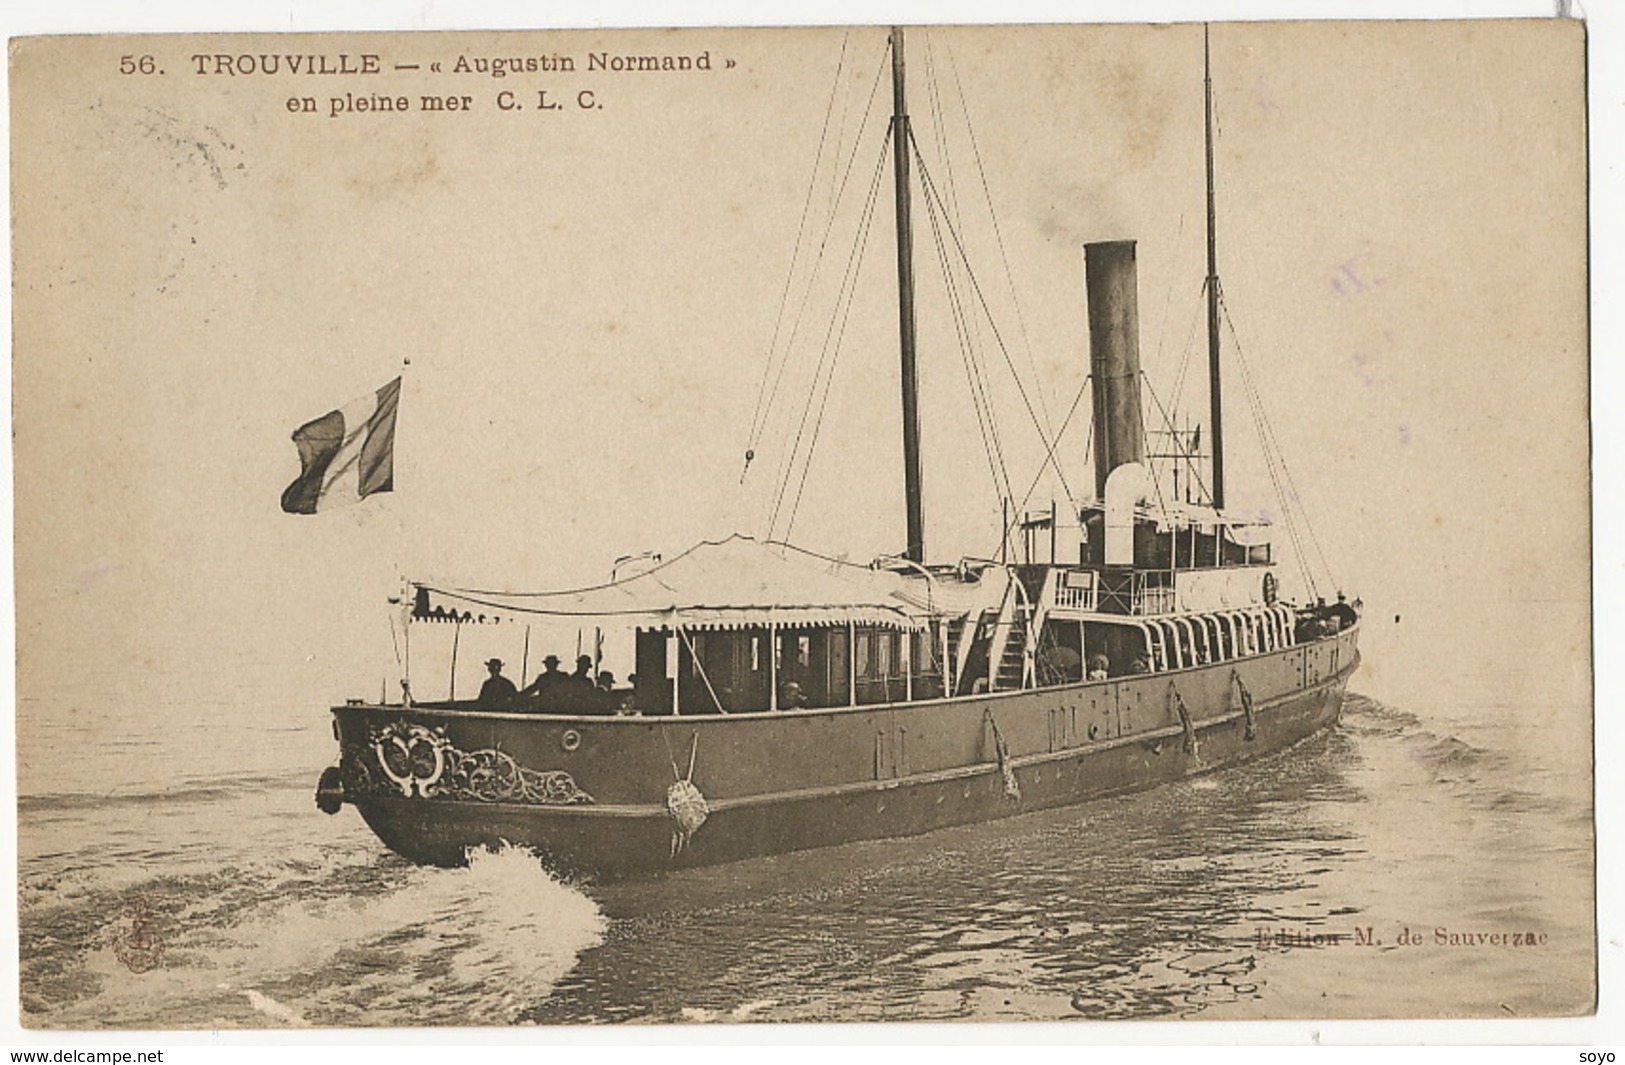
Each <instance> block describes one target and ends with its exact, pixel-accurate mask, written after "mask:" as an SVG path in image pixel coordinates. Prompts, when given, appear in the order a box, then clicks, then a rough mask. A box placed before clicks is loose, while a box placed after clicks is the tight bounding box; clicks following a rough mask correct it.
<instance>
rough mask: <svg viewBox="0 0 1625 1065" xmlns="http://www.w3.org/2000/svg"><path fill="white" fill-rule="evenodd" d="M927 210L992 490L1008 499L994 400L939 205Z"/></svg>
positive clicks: (1007, 474) (929, 204) (929, 205)
mask: <svg viewBox="0 0 1625 1065" xmlns="http://www.w3.org/2000/svg"><path fill="white" fill-rule="evenodd" d="M925 207H926V216H927V218H928V219H929V220H930V222H931V235H932V239H933V242H934V247H935V249H936V252H937V259H938V262H939V264H940V265H941V267H942V276H943V282H944V285H945V286H946V288H947V293H948V306H949V310H950V313H951V316H952V318H953V323H954V332H955V335H956V336H957V337H958V339H959V351H960V361H961V362H962V363H963V364H964V367H965V380H966V383H967V385H968V386H969V388H970V393H971V406H972V408H973V409H974V410H975V411H976V424H977V428H978V429H979V430H980V432H981V435H982V450H983V451H984V452H985V453H986V455H987V460H988V470H989V473H990V475H991V476H992V478H993V490H994V492H995V493H997V494H998V495H999V496H1000V497H1001V498H1008V497H1009V496H1010V494H1011V488H1010V470H1009V467H1008V465H1006V463H1005V461H1004V445H1003V441H1002V440H1000V438H999V434H998V424H997V422H996V421H995V417H994V411H993V404H992V398H991V397H990V396H989V395H988V393H987V383H986V379H985V378H986V374H985V371H983V369H982V367H981V365H980V363H979V362H978V360H977V356H976V350H975V347H974V345H973V344H972V343H971V341H970V336H969V331H968V329H967V327H966V324H965V311H964V305H963V301H962V300H961V298H960V295H959V289H958V285H957V284H956V281H955V277H954V271H953V269H952V265H951V263H950V261H949V259H948V254H947V249H946V247H945V246H944V243H943V240H942V232H941V220H940V219H939V217H938V205H937V204H936V203H935V202H934V201H932V200H930V199H927V200H926V202H925Z"/></svg>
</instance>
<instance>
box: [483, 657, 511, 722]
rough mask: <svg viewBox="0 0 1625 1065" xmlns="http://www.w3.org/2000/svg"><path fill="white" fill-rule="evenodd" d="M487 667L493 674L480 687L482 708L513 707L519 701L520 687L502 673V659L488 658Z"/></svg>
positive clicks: (507, 708) (508, 708) (500, 708)
mask: <svg viewBox="0 0 1625 1065" xmlns="http://www.w3.org/2000/svg"><path fill="white" fill-rule="evenodd" d="M485 668H486V669H488V670H490V671H491V675H490V676H489V677H486V678H485V684H484V685H483V686H482V687H481V688H480V704H479V705H480V709H481V710H510V709H512V708H513V704H514V703H516V702H518V701H519V689H517V688H515V687H514V686H513V681H511V680H509V679H508V678H507V677H504V676H503V675H502V659H500V658H492V659H488V660H487V661H486V663H485Z"/></svg>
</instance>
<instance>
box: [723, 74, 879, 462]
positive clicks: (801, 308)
mask: <svg viewBox="0 0 1625 1065" xmlns="http://www.w3.org/2000/svg"><path fill="white" fill-rule="evenodd" d="M890 54H891V51H890V46H889V45H888V47H887V49H886V51H885V53H884V54H882V56H881V59H880V62H879V63H878V64H877V65H876V67H875V76H874V78H873V79H872V81H871V82H870V85H869V96H868V99H867V100H866V102H865V105H864V113H863V119H862V121H861V123H860V124H859V129H858V134H857V135H856V136H855V137H854V138H853V141H852V151H851V153H850V154H849V155H848V156H847V159H846V166H845V167H844V168H842V169H841V171H840V175H841V176H840V183H839V185H838V186H836V187H835V190H834V193H833V196H834V202H833V203H832V204H831V205H830V209H829V212H828V217H827V219H826V221H825V225H824V232H823V235H822V237H821V238H820V240H819V244H818V253H817V256H816V257H815V258H814V260H813V263H812V266H811V268H810V273H809V274H808V276H807V280H806V287H805V289H804V290H803V291H802V294H801V299H800V301H799V302H798V304H797V307H796V316H795V321H794V322H793V323H792V325H791V328H790V335H789V337H788V339H787V340H786V341H785V343H784V354H783V356H782V358H780V359H779V360H778V371H777V373H776V374H775V375H774V377H773V383H772V386H771V387H770V388H768V391H767V397H766V400H765V404H764V402H763V401H762V399H761V397H760V396H758V407H759V410H760V417H758V418H756V419H753V422H754V427H753V429H752V433H751V436H750V437H749V438H748V440H747V444H746V453H747V454H748V455H749V454H751V453H752V452H754V450H755V448H756V445H757V444H759V443H760V442H761V437H762V435H763V434H764V433H765V432H766V429H767V424H768V421H769V419H770V417H771V415H772V410H773V406H774V404H775V402H776V401H777V399H778V395H779V390H780V388H781V387H782V385H783V383H784V375H785V371H786V370H787V369H788V367H789V364H790V361H791V360H790V355H791V352H792V351H793V350H794V348H795V344H796V338H797V337H798V336H799V335H800V333H801V324H802V321H803V320H804V319H805V317H806V313H807V306H808V303H809V302H810V301H811V298H812V293H813V288H814V285H815V282H816V281H817V278H818V273H819V270H820V268H821V267H822V265H823V262H824V256H825V253H826V252H827V251H828V249H829V242H830V235H831V233H833V231H834V229H835V220H836V208H838V207H839V205H840V203H841V201H842V199H844V197H845V195H846V188H847V184H848V182H849V181H850V179H851V176H852V170H853V167H854V166H855V165H856V163H857V159H858V149H859V147H860V146H861V145H862V143H863V131H864V130H865V129H867V128H868V125H869V119H870V117H871V115H872V114H873V113H874V102H875V95H876V93H877V91H878V90H879V87H880V83H881V76H882V75H883V74H884V73H885V70H886V57H887V56H889V55H890ZM838 84H839V77H838V76H837V85H838ZM887 136H888V137H889V136H890V127H889V126H888V132H887ZM834 174H835V171H834V169H833V168H832V170H831V180H832V184H833V179H834ZM813 179H814V181H815V182H816V180H817V173H816V168H815V171H814V175H813ZM809 195H810V191H809ZM793 267H794V262H793V260H792V274H793ZM786 285H787V287H788V285H789V282H788V281H787V282H786ZM779 328H780V327H779V326H775V330H774V335H775V336H777V335H778V334H779ZM773 361H774V358H773V351H772V350H771V349H770V350H769V352H768V368H769V369H771V367H772V365H773ZM763 387H767V371H766V370H764V373H763ZM786 462H788V459H786ZM746 465H747V469H748V466H749V459H747V460H746ZM740 479H741V481H743V479H744V477H743V474H742V475H741V478H740Z"/></svg>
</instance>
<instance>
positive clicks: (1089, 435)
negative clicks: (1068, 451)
mask: <svg viewBox="0 0 1625 1065" xmlns="http://www.w3.org/2000/svg"><path fill="white" fill-rule="evenodd" d="M1092 380H1094V375H1093V374H1090V375H1088V376H1086V377H1085V378H1084V379H1083V384H1082V385H1080V386H1078V394H1077V395H1076V396H1074V397H1072V406H1070V407H1068V408H1067V412H1066V417H1065V418H1064V419H1062V421H1061V428H1060V431H1059V432H1057V433H1056V434H1055V446H1056V447H1060V446H1061V440H1062V438H1063V437H1065V436H1066V430H1067V428H1068V427H1069V426H1070V425H1071V424H1072V416H1073V415H1074V414H1076V413H1077V412H1078V404H1079V403H1081V402H1082V401H1083V394H1084V393H1085V392H1087V391H1089V383H1090V382H1091V381H1092ZM1094 427H1095V411H1094V407H1093V406H1091V407H1090V408H1089V424H1088V425H1087V426H1085V428H1084V434H1085V435H1084V442H1083V461H1084V462H1085V463H1087V462H1088V461H1089V453H1090V451H1091V450H1092V449H1093V447H1094V442H1095V439H1094ZM1043 479H1044V468H1043V467H1042V466H1040V467H1039V468H1038V472H1037V473H1036V474H1034V475H1033V480H1032V483H1031V484H1029V485H1028V486H1027V492H1026V494H1025V495H1023V496H1022V497H1021V506H1019V507H1017V508H1016V513H1017V514H1018V515H1019V514H1020V512H1021V511H1023V510H1025V509H1026V507H1027V502H1028V501H1029V500H1030V499H1032V497H1033V492H1034V491H1036V490H1037V489H1038V482H1039V481H1041V480H1043ZM1067 502H1068V503H1069V504H1070V503H1073V502H1074V501H1073V500H1071V499H1069V500H1067ZM1020 520H1021V519H1020V517H1013V518H1012V520H1011V523H1010V525H1008V526H1006V528H1005V530H1004V535H1005V537H1008V536H1009V535H1010V533H1011V532H1012V531H1014V529H1015V527H1016V523H1017V522H1019V521H1020ZM1050 520H1051V521H1054V520H1055V515H1054V514H1051V515H1050ZM1003 542H1004V541H1003V540H1001V541H1000V543H1003Z"/></svg>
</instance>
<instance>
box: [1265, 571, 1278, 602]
mask: <svg viewBox="0 0 1625 1065" xmlns="http://www.w3.org/2000/svg"><path fill="white" fill-rule="evenodd" d="M1279 594H1280V587H1279V585H1278V584H1277V583H1276V580H1275V574H1273V573H1266V574H1264V605H1265V606H1274V605H1275V599H1276V597H1277V596H1278V595H1279Z"/></svg>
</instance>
